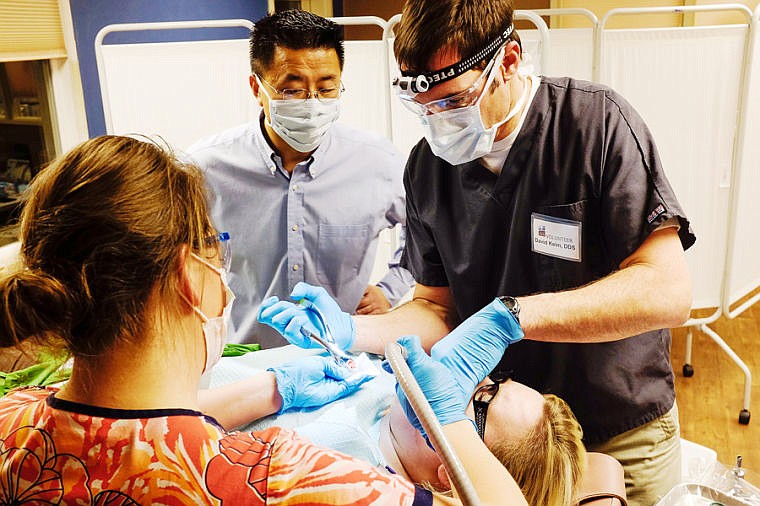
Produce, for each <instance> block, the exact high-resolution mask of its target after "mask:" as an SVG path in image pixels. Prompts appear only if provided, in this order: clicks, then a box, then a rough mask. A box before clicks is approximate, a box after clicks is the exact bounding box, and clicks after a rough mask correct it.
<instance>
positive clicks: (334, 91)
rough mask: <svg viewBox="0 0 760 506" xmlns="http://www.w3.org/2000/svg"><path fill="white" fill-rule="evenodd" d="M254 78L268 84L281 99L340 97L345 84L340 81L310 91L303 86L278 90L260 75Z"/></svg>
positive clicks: (326, 98) (327, 98)
mask: <svg viewBox="0 0 760 506" xmlns="http://www.w3.org/2000/svg"><path fill="white" fill-rule="evenodd" d="M256 78H257V79H258V80H259V81H261V82H262V83H264V84H266V85H267V86H269V87H270V88H271V89H272V91H274V92H275V93H276V94H277V95H278V96H279V97H280V99H282V100H307V99H310V98H311V97H314V98H316V99H317V100H320V101H321V100H329V99H333V98H340V96H341V95H342V94H343V92H344V91H346V88H345V86H343V83H342V82H339V83H338V86H332V87H328V88H320V89H318V90H314V91H310V90H307V89H304V88H283V89H281V90H278V89H277V88H275V87H274V86H273V85H272V84H270V83H269V82H268V81H265V80H264V79H263V78H262V77H260V76H256Z"/></svg>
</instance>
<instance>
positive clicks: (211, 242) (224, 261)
mask: <svg viewBox="0 0 760 506" xmlns="http://www.w3.org/2000/svg"><path fill="white" fill-rule="evenodd" d="M203 243H204V245H205V246H206V247H207V248H209V249H213V248H216V249H217V250H218V251H219V261H220V262H221V265H220V266H221V268H222V269H224V270H226V271H228V272H229V270H230V265H231V264H232V250H231V249H230V234H229V232H220V233H218V234H214V235H210V236H208V237H207V238H206V239H204V240H203Z"/></svg>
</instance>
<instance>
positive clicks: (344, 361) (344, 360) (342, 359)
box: [298, 299, 356, 369]
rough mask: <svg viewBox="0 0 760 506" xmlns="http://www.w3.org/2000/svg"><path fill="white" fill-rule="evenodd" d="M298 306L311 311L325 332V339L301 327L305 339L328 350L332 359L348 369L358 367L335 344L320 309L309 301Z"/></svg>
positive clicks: (303, 301)
mask: <svg viewBox="0 0 760 506" xmlns="http://www.w3.org/2000/svg"><path fill="white" fill-rule="evenodd" d="M298 305H299V306H301V307H303V308H304V310H306V311H311V312H312V313H313V314H314V315H315V316H316V317H317V320H319V324H320V325H321V326H322V330H323V331H324V337H322V336H320V335H318V334H316V333H314V332H310V331H309V330H307V329H306V328H304V327H301V334H303V336H304V337H308V338H309V339H312V340H313V341H314V342H316V343H318V344H319V345H320V346H322V347H323V348H324V349H325V350H327V352H328V353H329V354H330V356H332V358H333V359H334V360H335V361H336V362H337V363H338V364H339V365H342V366H345V367H348V368H349V369H354V368H355V367H356V364H355V363H354V359H353V358H352V357H351V355H349V354H348V353H346V352H345V351H343V350H342V349H340V347H339V346H338V345H337V344H335V338H334V337H333V335H332V332H331V331H330V327H328V326H327V320H325V317H324V315H323V314H322V311H320V310H319V308H318V307H317V306H316V305H315V304H314V303H313V302H311V301H310V300H308V299H301V300H299V301H298Z"/></svg>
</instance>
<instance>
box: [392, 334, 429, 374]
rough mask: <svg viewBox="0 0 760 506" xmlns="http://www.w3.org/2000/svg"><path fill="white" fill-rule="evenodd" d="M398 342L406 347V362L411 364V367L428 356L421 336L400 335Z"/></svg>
mask: <svg viewBox="0 0 760 506" xmlns="http://www.w3.org/2000/svg"><path fill="white" fill-rule="evenodd" d="M396 342H397V343H398V344H400V345H401V346H403V347H404V349H406V351H407V356H406V363H407V364H409V367H411V366H412V365H414V364H417V363H418V362H420V361H421V360H424V359H425V357H426V356H427V353H425V350H423V349H422V343H421V342H420V338H419V336H402V337H399V338H398V339H397V340H396Z"/></svg>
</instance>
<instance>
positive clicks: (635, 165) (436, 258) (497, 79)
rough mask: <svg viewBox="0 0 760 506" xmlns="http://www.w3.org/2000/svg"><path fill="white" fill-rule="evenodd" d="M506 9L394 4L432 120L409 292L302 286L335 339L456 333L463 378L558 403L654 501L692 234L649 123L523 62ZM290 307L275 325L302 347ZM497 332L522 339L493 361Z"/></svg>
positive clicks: (415, 157) (670, 471)
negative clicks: (353, 305)
mask: <svg viewBox="0 0 760 506" xmlns="http://www.w3.org/2000/svg"><path fill="white" fill-rule="evenodd" d="M512 13H513V10H512V5H511V2H510V1H509V0H458V1H455V0H409V1H407V3H406V5H405V7H404V11H403V14H402V21H401V23H400V25H399V27H398V30H397V36H396V40H395V47H394V50H395V54H396V58H397V61H398V62H399V65H400V68H401V76H400V78H399V79H398V80H397V82H396V86H397V87H398V91H399V95H400V98H401V99H402V101H403V102H404V103H405V104H406V105H407V106H408V107H409V108H410V109H411V110H413V111H415V112H417V113H418V114H419V117H420V120H421V121H422V124H423V126H424V128H425V138H424V139H423V140H421V141H420V142H419V143H418V144H417V146H416V147H415V148H414V149H413V150H412V153H411V155H410V158H409V160H408V162H407V167H406V173H405V180H404V183H405V187H406V192H407V220H408V221H407V237H406V250H405V253H404V256H403V259H402V265H403V266H404V267H406V268H407V269H408V270H409V271H410V272H411V273H412V274H413V275H414V278H415V280H416V281H417V286H416V289H415V292H414V300H413V301H412V302H410V303H408V304H406V305H404V306H402V307H400V308H398V309H396V310H394V311H391V312H389V313H387V314H385V315H379V316H372V317H361V316H358V317H353V319H351V318H350V317H349V316H348V315H345V314H342V315H341V314H339V312H338V311H332V310H331V306H332V305H331V304H330V301H329V300H328V299H329V298H327V297H321V296H320V294H319V293H318V292H317V291H316V290H314V291H311V292H310V291H309V290H306V291H304V292H303V293H300V296H304V295H306V296H307V298H313V299H314V300H316V302H317V304H318V305H321V307H322V308H323V310H324V312H326V313H329V315H330V316H329V317H328V320H329V322H330V323H332V326H333V328H338V329H343V330H341V331H340V332H338V334H341V335H346V336H348V337H346V338H339V341H340V342H341V344H342V345H343V346H344V348H348V347H350V348H352V349H355V350H359V349H361V350H368V351H374V352H377V353H381V352H382V351H383V348H384V343H385V342H387V341H390V340H394V339H396V338H397V337H398V336H400V335H403V334H410V333H411V334H418V335H420V336H421V337H422V341H423V344H424V345H425V346H426V347H428V348H429V347H432V345H433V344H434V343H436V342H437V341H438V340H440V338H441V337H443V336H444V335H446V334H447V333H448V332H450V331H452V329H453V333H459V334H461V337H462V338H463V339H464V340H468V339H469V340H470V341H471V344H472V349H471V350H469V352H470V353H469V354H470V356H479V360H478V361H477V363H474V362H473V361H472V360H471V358H468V363H464V362H465V361H464V360H462V363H460V364H459V366H460V369H461V370H462V372H461V376H462V377H465V378H466V377H468V376H471V375H472V374H471V372H469V371H468V369H469V368H471V367H472V368H475V369H477V368H482V367H488V368H490V367H493V366H496V369H497V370H507V369H510V370H512V371H513V372H514V377H515V378H516V379H518V380H519V381H521V382H523V383H525V384H527V385H530V386H531V387H533V388H535V389H537V390H539V391H541V392H544V393H554V394H556V395H558V396H560V397H562V398H564V399H565V400H566V401H567V402H568V404H569V405H570V406H571V408H572V409H573V411H574V413H575V415H576V416H577V418H578V420H579V421H580V422H581V425H582V427H583V430H584V440H585V442H586V444H587V447H588V449H589V450H591V451H601V452H604V453H608V454H610V455H612V456H614V457H615V458H617V459H618V460H619V461H620V462H621V463H622V464H623V466H624V468H625V471H626V485H627V493H628V495H629V501H630V502H629V503H630V504H647V505H648V504H653V503H654V502H656V500H657V499H658V498H660V497H661V496H663V495H664V494H665V493H667V491H668V490H670V488H672V487H673V486H674V485H675V484H677V483H678V481H679V478H680V443H679V441H680V438H679V425H678V413H677V408H676V405H675V392H674V389H673V371H672V369H671V365H670V333H669V330H668V329H669V328H671V327H674V326H678V325H680V324H681V323H683V322H684V321H685V320H686V319H687V318H688V315H689V310H690V306H691V281H690V276H689V272H688V268H687V264H686V261H685V258H684V250H685V249H686V248H688V247H690V246H691V245H692V244H693V243H694V241H695V237H694V235H693V233H692V232H691V229H690V227H689V222H688V220H687V218H686V216H685V214H684V212H683V210H682V209H681V207H680V205H679V203H678V201H677V200H676V198H675V195H674V194H673V190H672V189H671V187H670V184H669V183H668V181H667V179H666V178H665V174H664V170H663V167H662V165H661V163H660V159H659V156H658V154H657V149H656V147H655V144H654V141H653V139H652V135H651V133H650V132H649V130H648V129H647V127H646V125H645V124H644V122H643V120H642V119H641V117H640V116H639V115H638V114H637V113H636V111H635V110H634V109H633V108H632V107H631V105H630V104H628V102H626V101H625V100H624V99H623V98H622V97H621V96H620V95H618V94H617V93H615V92H614V91H613V90H611V89H609V88H607V87H604V86H601V85H597V84H592V83H588V82H582V81H576V80H573V79H567V78H561V79H558V78H550V77H543V76H542V77H539V76H535V75H530V74H528V73H525V72H522V71H521V69H520V68H519V67H520V56H521V49H520V44H519V39H518V38H517V36H516V33H515V32H514V30H513V24H512V23H513V19H512ZM280 304H287V303H283V302H280ZM481 308H482V309H481ZM277 311H280V312H281V314H285V313H283V312H282V311H287V310H285V309H283V308H280V309H277V310H275V311H274V312H277ZM293 314H294V313H293V312H291V313H290V314H289V317H288V318H285V320H287V321H285V320H283V319H280V320H279V321H278V323H279V324H280V328H281V330H282V331H283V332H284V333H285V335H286V337H288V331H290V334H291V336H290V338H289V339H290V340H291V342H297V341H298V334H297V333H296V332H295V331H297V330H298V325H292V326H290V327H288V328H287V329H286V325H285V323H288V322H289V321H290V318H292V317H293ZM267 317H268V318H270V319H271V318H272V315H271V314H268V315H265V319H266V318H267ZM465 319H466V320H465ZM462 320H465V321H464V322H463V323H461V324H459V323H460V322H461V321H462ZM517 321H519V325H517V324H516V323H517ZM457 324H459V325H458V326H457ZM454 327H456V328H454ZM520 327H521V330H520ZM294 329H295V331H294ZM523 332H524V339H523V340H522V341H520V342H519V343H516V341H518V340H519V339H520V338H521V337H522V333H523ZM334 333H335V332H334ZM491 339H503V340H505V341H506V342H508V343H510V344H512V343H516V344H512V346H510V348H509V349H508V350H507V352H506V354H504V356H503V358H502V357H493V356H489V355H488V347H489V346H488V344H487V343H488V341H489V340H491ZM482 343H486V344H485V345H483V344H482ZM301 344H303V343H301ZM479 346H480V348H479ZM436 354H437V352H436V349H435V348H433V350H432V355H433V356H434V357H435V356H436ZM438 355H439V356H440V355H446V353H443V352H439V353H438ZM499 358H501V361H499ZM497 363H498V365H497ZM488 370H490V369H488Z"/></svg>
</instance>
